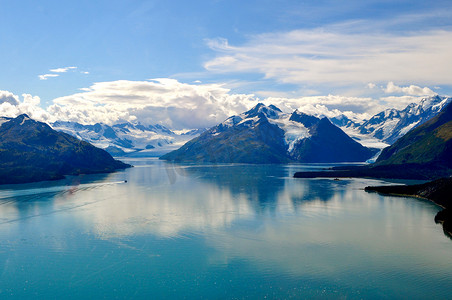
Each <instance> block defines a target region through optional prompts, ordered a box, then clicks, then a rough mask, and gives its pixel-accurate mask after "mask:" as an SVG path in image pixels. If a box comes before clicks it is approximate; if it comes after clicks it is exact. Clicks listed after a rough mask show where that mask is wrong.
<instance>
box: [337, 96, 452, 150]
mask: <svg viewBox="0 0 452 300" xmlns="http://www.w3.org/2000/svg"><path fill="white" fill-rule="evenodd" d="M450 102H452V98H451V97H447V96H439V95H435V96H431V97H427V98H423V99H422V100H421V101H420V102H419V103H411V104H409V105H408V106H407V107H405V108H404V109H402V110H397V109H394V108H390V109H386V110H384V111H382V112H380V113H378V114H376V115H374V116H373V117H372V118H370V119H369V120H366V121H364V122H363V123H357V122H354V121H352V120H350V119H348V118H347V117H346V116H344V115H340V116H337V117H334V118H331V121H332V122H333V123H334V124H335V125H337V126H339V127H340V128H341V129H342V130H344V131H345V132H346V133H347V134H348V135H349V136H351V137H353V138H355V139H356V140H358V141H360V142H363V140H365V139H366V138H367V139H374V140H378V141H381V142H384V143H386V144H387V145H392V144H393V143H394V142H395V141H397V140H398V139H399V138H401V137H402V136H404V135H405V134H406V133H407V132H408V131H410V130H411V129H413V128H415V127H416V126H419V125H421V124H423V123H425V122H426V121H428V120H430V119H431V118H433V117H434V116H436V115H437V114H438V113H439V112H441V110H442V109H443V108H444V107H445V106H446V105H447V104H449V103H450ZM363 144H365V141H364V143H363ZM382 148H383V147H382Z"/></svg>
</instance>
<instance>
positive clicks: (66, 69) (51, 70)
mask: <svg viewBox="0 0 452 300" xmlns="http://www.w3.org/2000/svg"><path fill="white" fill-rule="evenodd" d="M75 69H77V67H65V68H56V69H50V72H54V73H66V72H67V71H69V70H75Z"/></svg>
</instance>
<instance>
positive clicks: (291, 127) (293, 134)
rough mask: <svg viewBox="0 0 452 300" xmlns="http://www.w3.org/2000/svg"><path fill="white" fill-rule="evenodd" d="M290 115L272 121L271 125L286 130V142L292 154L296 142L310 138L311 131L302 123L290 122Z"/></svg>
mask: <svg viewBox="0 0 452 300" xmlns="http://www.w3.org/2000/svg"><path fill="white" fill-rule="evenodd" d="M289 118H290V114H283V115H281V116H280V118H279V119H271V120H269V122H270V123H272V124H275V125H277V126H278V127H279V128H281V129H282V130H284V141H285V143H286V145H287V146H288V149H287V151H288V152H289V153H290V152H292V150H293V148H294V146H295V144H296V142H298V141H300V140H302V139H306V138H309V137H310V136H311V135H310V134H309V130H308V129H307V128H306V127H305V126H304V125H303V124H301V123H299V122H294V121H290V120H289Z"/></svg>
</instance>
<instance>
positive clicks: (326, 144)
mask: <svg viewBox="0 0 452 300" xmlns="http://www.w3.org/2000/svg"><path fill="white" fill-rule="evenodd" d="M309 133H310V134H311V137H310V138H307V139H302V140H300V141H298V142H297V143H296V144H295V146H294V150H293V151H292V153H291V157H292V159H294V160H295V161H298V162H304V163H331V162H363V161H366V159H369V158H370V157H371V156H372V155H373V154H375V151H372V150H371V149H369V148H366V147H363V146H362V145H361V144H359V143H358V142H356V141H354V140H353V139H351V138H350V137H349V136H348V135H347V134H345V133H344V132H343V131H342V130H341V129H340V128H338V127H337V126H335V125H333V124H331V122H330V121H329V120H328V119H327V118H323V119H321V120H319V121H317V123H313V124H312V126H311V127H310V128H309Z"/></svg>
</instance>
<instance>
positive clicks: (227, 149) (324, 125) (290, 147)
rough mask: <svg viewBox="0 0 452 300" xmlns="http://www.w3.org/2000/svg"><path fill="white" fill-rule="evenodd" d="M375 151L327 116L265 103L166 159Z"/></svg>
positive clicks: (262, 158) (295, 157)
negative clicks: (286, 112)
mask: <svg viewBox="0 0 452 300" xmlns="http://www.w3.org/2000/svg"><path fill="white" fill-rule="evenodd" d="M374 153H375V151H372V150H370V149H368V148H366V147H363V146H362V145H360V144H359V143H357V142H355V141H354V140H353V139H351V138H350V137H348V136H347V135H346V134H345V133H344V132H342V130H340V129H339V128H338V127H337V126H335V125H333V124H332V123H331V122H330V121H329V120H328V119H327V118H323V119H320V118H317V117H314V116H309V115H306V114H303V113H301V112H299V111H294V112H293V113H292V114H285V113H283V112H282V111H281V110H280V109H279V108H277V107H276V106H274V105H269V106H266V105H264V104H262V103H259V104H257V105H256V106H255V107H253V108H252V109H250V110H249V111H247V112H244V113H242V114H240V115H237V116H232V117H230V118H228V119H226V120H225V121H224V122H222V123H220V124H218V125H217V126H214V127H212V128H211V129H209V130H208V131H206V132H204V133H203V134H201V135H200V136H199V137H197V138H194V139H193V140H191V141H189V142H188V143H186V144H185V145H184V146H182V147H181V148H180V149H178V150H175V151H173V152H170V153H168V154H166V155H164V156H162V157H161V159H165V160H170V161H189V162H241V163H288V162H307V163H308V162H324V163H327V162H345V161H348V162H358V161H365V160H366V159H368V158H370V157H371V156H372V155H373V154H374Z"/></svg>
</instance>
